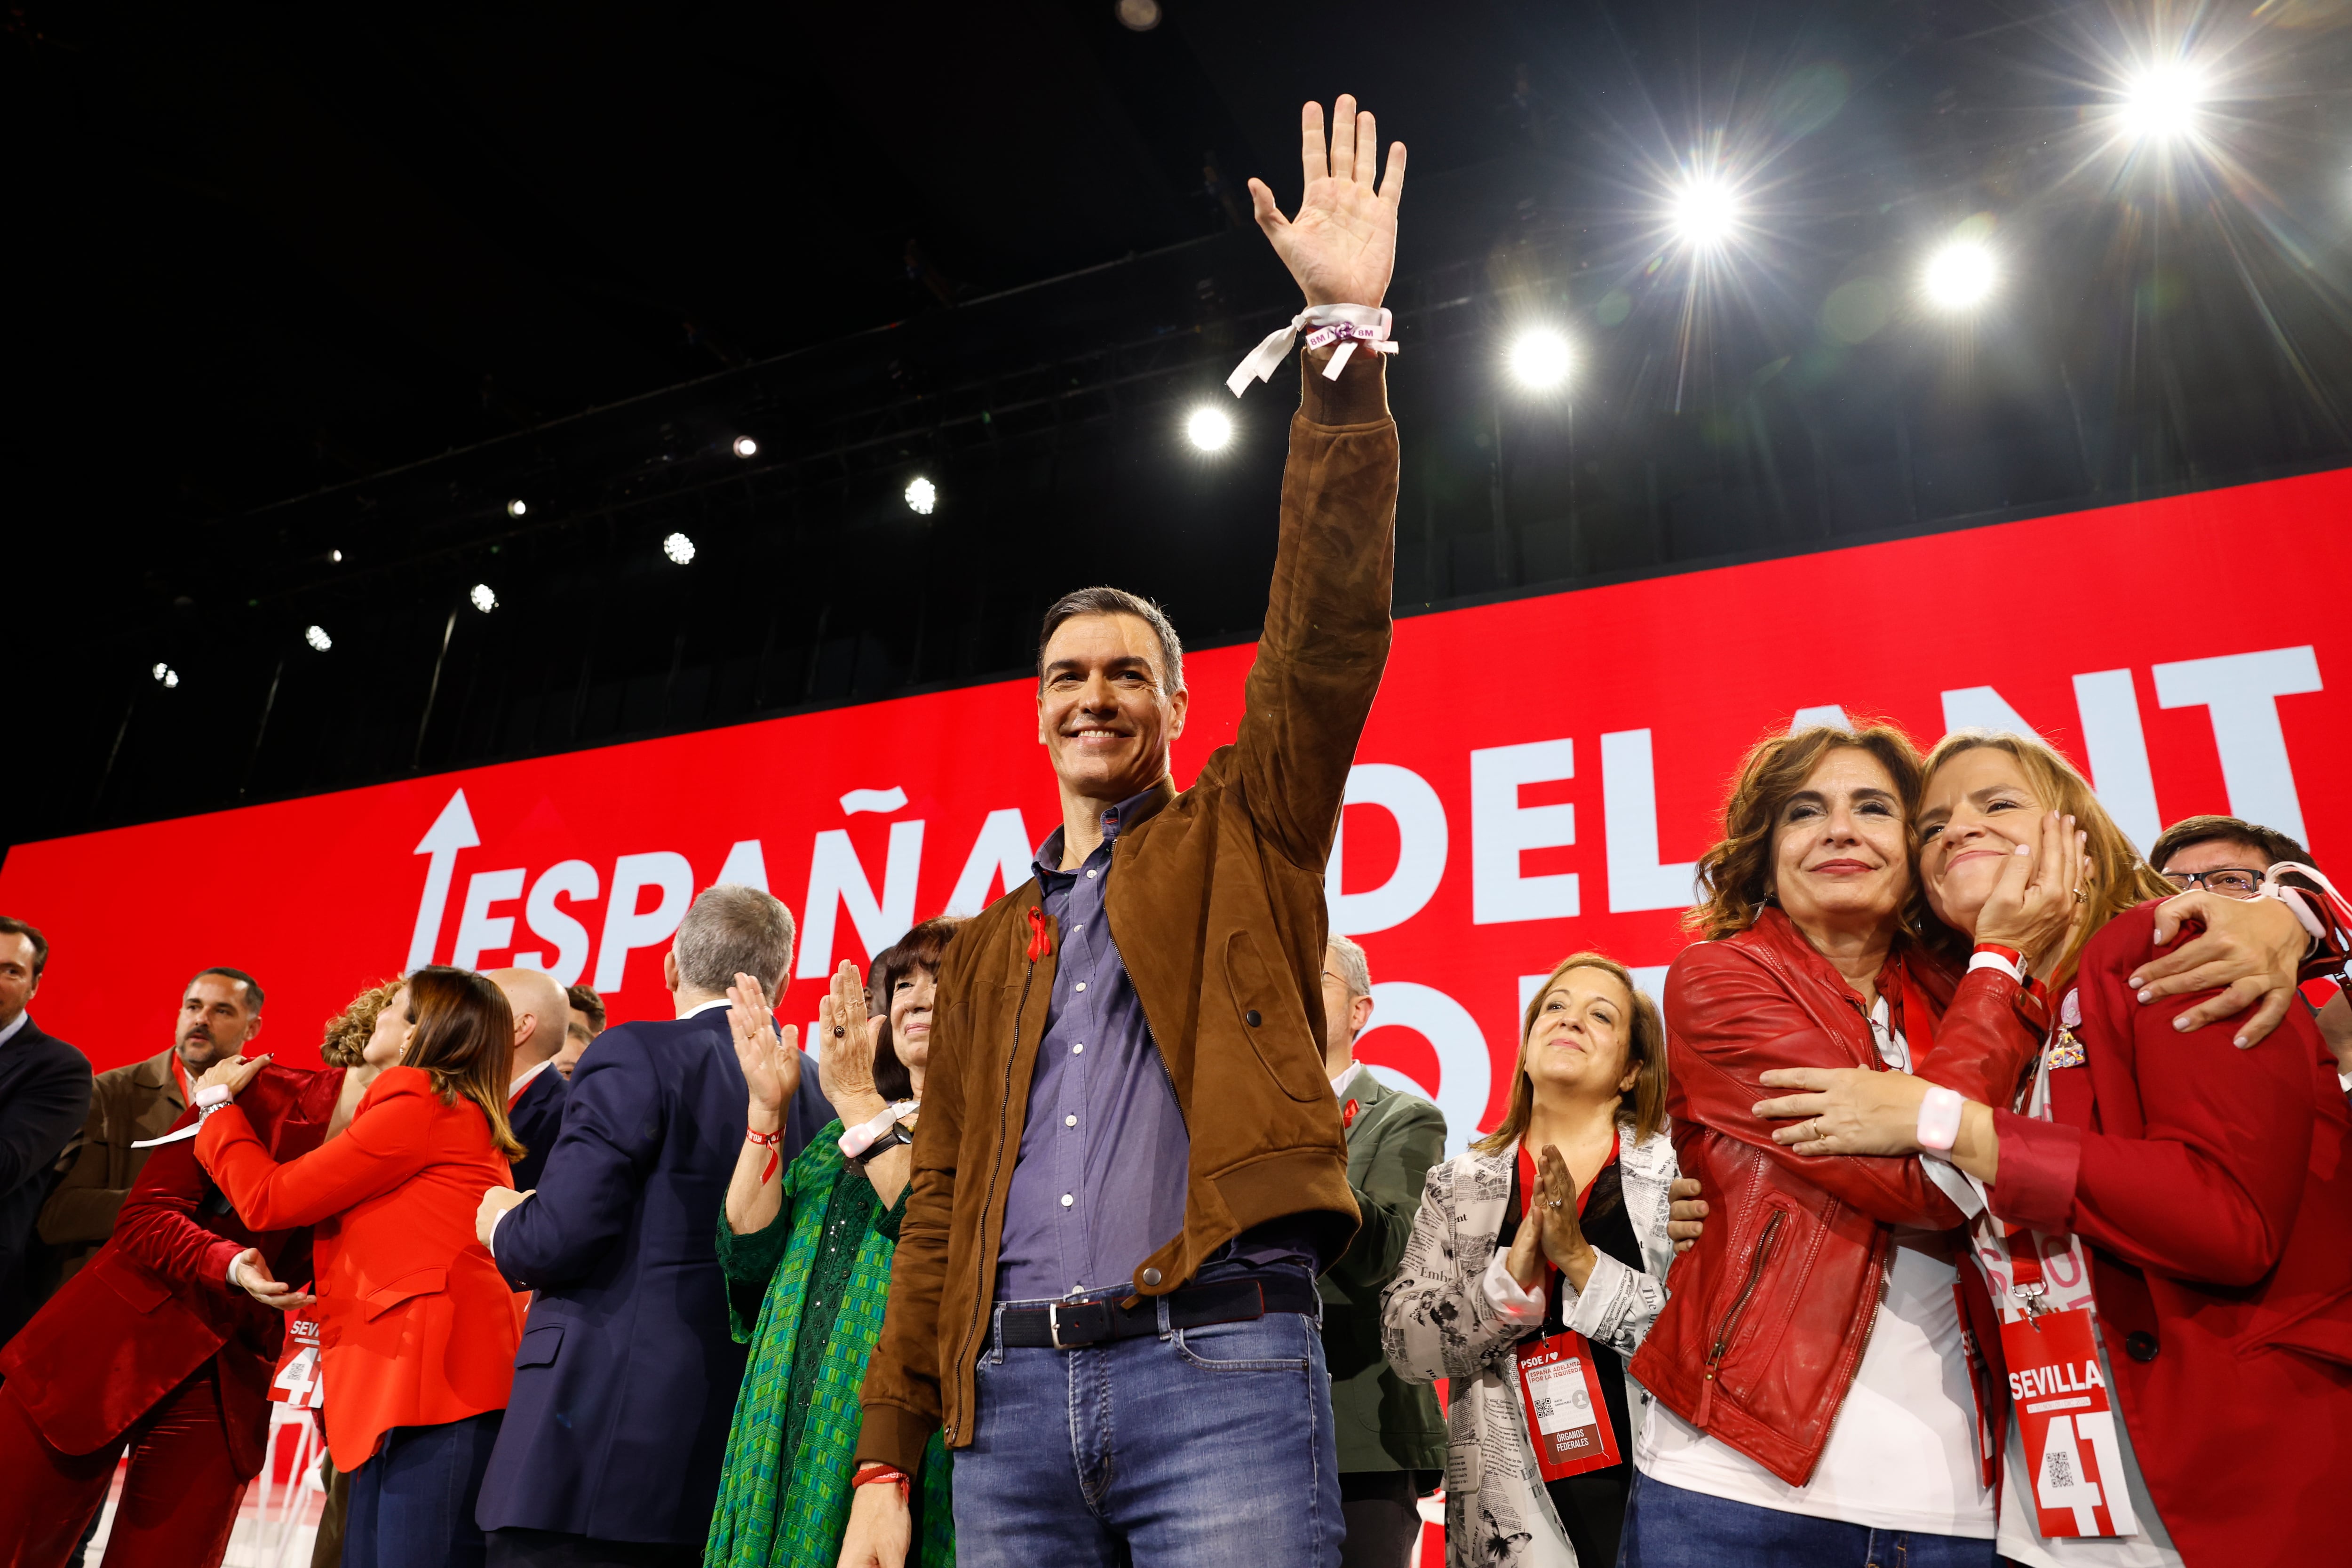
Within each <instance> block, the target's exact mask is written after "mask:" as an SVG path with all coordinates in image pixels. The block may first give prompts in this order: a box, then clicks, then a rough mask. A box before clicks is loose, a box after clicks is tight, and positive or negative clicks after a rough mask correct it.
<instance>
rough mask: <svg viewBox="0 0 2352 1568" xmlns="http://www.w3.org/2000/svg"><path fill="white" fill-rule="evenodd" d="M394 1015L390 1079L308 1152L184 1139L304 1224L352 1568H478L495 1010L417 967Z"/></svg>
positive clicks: (493, 1319) (507, 1022) (502, 1148)
mask: <svg viewBox="0 0 2352 1568" xmlns="http://www.w3.org/2000/svg"><path fill="white" fill-rule="evenodd" d="M404 1019H405V1021H406V1023H407V1024H408V1025H409V1026H411V1027H410V1033H409V1037H408V1039H407V1041H406V1042H405V1045H404V1049H403V1053H402V1057H401V1062H400V1065H398V1066H396V1067H390V1068H385V1069H384V1070H383V1073H382V1074H381V1075H380V1076H379V1077H378V1078H377V1079H376V1080H375V1082H374V1083H373V1085H372V1086H370V1088H369V1089H368V1091H367V1094H366V1096H365V1097H364V1098H363V1099H362V1100H361V1101H360V1105H359V1109H358V1110H357V1112H356V1113H355V1114H354V1115H353V1116H352V1124H351V1129H350V1131H347V1132H345V1133H344V1134H343V1136H341V1138H338V1139H336V1140H334V1141H333V1142H331V1143H328V1144H327V1145H325V1146H324V1147H322V1148H320V1149H319V1150H318V1151H317V1152H313V1153H310V1154H306V1155H303V1156H301V1157H300V1158H299V1159H295V1160H291V1161H287V1162H284V1163H280V1162H279V1161H278V1160H277V1159H276V1158H274V1157H273V1155H272V1153H271V1152H270V1151H269V1149H268V1147H267V1146H266V1145H265V1144H264V1143H263V1142H261V1140H260V1139H259V1138H258V1137H257V1135H256V1132H255V1130H254V1129H253V1127H252V1126H251V1124H250V1123H249V1122H248V1121H247V1118H246V1117H245V1115H244V1113H243V1112H242V1111H241V1110H238V1109H237V1108H236V1106H235V1105H230V1106H228V1107H226V1108H225V1109H223V1110H220V1111H219V1112H218V1113H217V1114H215V1115H214V1116H213V1117H212V1118H211V1119H210V1120H209V1121H206V1122H205V1127H204V1131H201V1132H200V1133H198V1134H197V1135H196V1157H197V1159H199V1160H200V1161H202V1162H203V1163H204V1164H205V1168H206V1169H207V1170H208V1171H210V1172H211V1173H212V1176H213V1179H214V1180H215V1181H216V1182H218V1183H219V1184H220V1185H221V1189H222V1190H223V1191H224V1192H226V1194H228V1196H229V1199H230V1201H231V1202H233V1203H234V1204H235V1205H236V1209H237V1212H238V1213H239V1214H241V1215H244V1216H245V1217H246V1219H247V1223H249V1224H253V1225H257V1226H278V1225H309V1226H314V1227H315V1229H314V1231H313V1239H312V1247H313V1250H314V1252H315V1255H316V1258H317V1262H318V1268H317V1278H318V1292H319V1308H318V1312H319V1322H320V1346H321V1354H320V1371H321V1375H322V1376H323V1377H324V1378H325V1380H326V1385H327V1402H326V1426H327V1446H328V1449H329V1451H330V1452H331V1454H332V1455H333V1457H334V1461H335V1468H337V1469H339V1470H341V1471H343V1472H345V1473H346V1474H348V1475H350V1477H351V1478H352V1482H351V1505H350V1513H349V1516H348V1520H347V1522H346V1524H345V1527H344V1536H343V1562H344V1563H345V1564H346V1565H347V1568H440V1565H441V1564H444V1563H458V1564H465V1563H471V1564H477V1565H478V1564H479V1563H481V1562H482V1559H483V1541H482V1534H481V1531H480V1530H479V1529H478V1528H477V1527H476V1525H475V1523H474V1503H475V1499H476V1497H477V1495H478V1491H479V1489H480V1486H481V1478H482V1471H483V1469H484V1468H485V1467H486V1466H487V1465H488V1462H489V1454H490V1446H491V1444H492V1442H493V1441H494V1440H495V1439H496V1437H497V1436H498V1427H499V1417H500V1416H501V1415H503V1414H504V1412H505V1410H506V1404H507V1394H508V1391H509V1388H510V1386H511V1385H512V1384H513V1380H514V1352H515V1345H516V1342H517V1341H518V1339H519V1338H520V1325H519V1323H518V1321H517V1314H516V1312H515V1308H514V1297H513V1294H512V1292H511V1291H510V1290H509V1289H508V1287H507V1284H506V1281H505V1280H504V1279H502V1278H501V1277H500V1276H499V1271H498V1267H497V1265H496V1264H494V1263H492V1262H491V1261H490V1255H489V1253H488V1251H486V1250H485V1249H484V1248H483V1247H482V1245H481V1243H479V1242H478V1241H477V1240H476V1239H475V1238H474V1214H475V1211H476V1209H477V1208H478V1207H479V1206H480V1204H481V1198H482V1194H483V1192H484V1191H485V1190H486V1189H487V1188H489V1187H510V1186H511V1185H512V1182H511V1180H510V1179H509V1174H508V1164H507V1162H508V1161H509V1160H510V1159H512V1158H514V1157H516V1156H518V1155H520V1153H521V1152H522V1150H521V1148H520V1145H518V1144H517V1143H516V1142H515V1140H514V1135H513V1133H512V1132H511V1131H509V1130H508V1127H507V1123H506V1091H507V1069H508V1067H509V1060H510V1053H511V1049H512V1043H513V1038H514V1021H513V1018H512V1016H511V1014H510V1012H509V1008H508V1006H507V1001H506V997H505V996H504V994H502V993H500V992H499V988H498V987H497V986H496V985H493V984H491V983H490V982H489V981H488V980H486V979H484V978H483V977H482V976H481V975H479V974H476V973H472V972H470V971H467V970H460V969H448V968H443V967H439V966H433V967H427V968H424V969H419V970H417V971H416V972H415V973H413V974H411V975H410V976H409V977H408V984H407V991H406V1007H405V1011H404ZM253 1065H254V1064H250V1063H244V1062H240V1061H231V1062H225V1063H221V1064H217V1065H216V1066H215V1068H213V1070H212V1071H211V1072H209V1073H207V1074H206V1075H205V1083H206V1084H213V1083H223V1084H226V1085H227V1086H228V1087H229V1088H230V1089H232V1091H234V1090H235V1089H237V1088H239V1087H241V1077H242V1075H245V1074H246V1073H247V1071H248V1070H249V1068H251V1067H252V1066H253ZM200 1092H201V1090H200Z"/></svg>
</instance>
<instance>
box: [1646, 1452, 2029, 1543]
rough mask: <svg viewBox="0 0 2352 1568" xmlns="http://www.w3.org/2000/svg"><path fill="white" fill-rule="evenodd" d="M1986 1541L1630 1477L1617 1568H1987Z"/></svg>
mask: <svg viewBox="0 0 2352 1568" xmlns="http://www.w3.org/2000/svg"><path fill="white" fill-rule="evenodd" d="M1998 1561H2000V1559H1999V1558H1998V1557H1997V1556H1996V1555H1995V1553H1994V1552H1993V1543H1992V1542H1990V1540H1986V1541H1979V1540H1976V1539H1975V1538H1973V1537H1970V1536H1965V1535H1929V1534H1927V1532H1926V1531H1916V1530H1873V1529H1872V1528H1871V1527H1870V1526H1868V1525H1866V1524H1848V1523H1846V1522H1845V1521H1843V1520H1838V1519H1816V1518H1814V1517H1813V1516H1812V1515H1811V1514H1805V1513H1784V1512H1782V1511H1781V1510H1779V1509H1777V1508H1759V1507H1757V1506H1756V1505H1755V1504H1754V1503H1747V1502H1733V1501H1732V1500H1730V1499H1728V1498H1719V1497H1714V1496H1710V1495H1709V1494H1707V1493H1706V1492H1695V1491H1686V1490H1685V1489H1683V1488H1681V1487H1670V1486H1668V1485H1666V1484H1665V1483H1664V1481H1654V1480H1652V1479H1650V1478H1649V1477H1647V1476H1645V1475H1643V1474H1642V1473H1641V1471H1640V1470H1639V1469H1636V1470H1635V1471H1634V1472H1633V1495H1632V1496H1631V1497H1629V1498H1627V1499H1626V1500H1625V1543H1624V1545H1623V1547H1622V1549H1620V1551H1619V1552H1618V1556H1617V1563H1618V1568H1723V1565H1724V1564H1725V1563H1738V1564H1740V1568H1993V1564H1994V1563H1997V1562H1998Z"/></svg>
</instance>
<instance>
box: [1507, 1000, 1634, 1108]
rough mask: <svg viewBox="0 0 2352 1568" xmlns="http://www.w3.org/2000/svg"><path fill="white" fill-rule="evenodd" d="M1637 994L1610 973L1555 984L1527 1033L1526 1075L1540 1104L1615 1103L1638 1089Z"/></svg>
mask: <svg viewBox="0 0 2352 1568" xmlns="http://www.w3.org/2000/svg"><path fill="white" fill-rule="evenodd" d="M1632 1057H1633V993H1632V992H1631V991H1628V990H1627V989H1626V988H1625V983H1624V982H1623V981H1622V980H1620V979H1618V978H1617V977H1616V976H1615V975H1614V974H1612V973H1609V972H1608V971H1607V970H1605V969H1570V970H1568V971H1566V972H1565V973H1562V974H1561V975H1560V977H1559V979H1557V980H1555V981H1553V982H1552V984H1551V989H1550V990H1549V991H1547V992H1545V993H1544V996H1543V1001H1542V1002H1541V1003H1540V1004H1538V1006H1537V1008H1536V1021H1535V1027H1534V1028H1533V1029H1532V1030H1530V1031H1529V1032H1528V1048H1527V1056H1526V1068H1527V1074H1528V1079H1531V1080H1532V1081H1533V1082H1534V1084H1535V1090H1536V1099H1537V1100H1538V1102H1547V1101H1549V1102H1555V1103H1558V1102H1566V1101H1570V1100H1613V1099H1615V1098H1616V1097H1618V1096H1620V1095H1622V1094H1624V1093H1626V1092H1627V1091H1628V1090H1630V1089H1633V1083H1634V1079H1636V1078H1637V1077H1638V1076H1639V1074H1638V1073H1637V1072H1636V1070H1635V1068H1634V1064H1633V1059H1632Z"/></svg>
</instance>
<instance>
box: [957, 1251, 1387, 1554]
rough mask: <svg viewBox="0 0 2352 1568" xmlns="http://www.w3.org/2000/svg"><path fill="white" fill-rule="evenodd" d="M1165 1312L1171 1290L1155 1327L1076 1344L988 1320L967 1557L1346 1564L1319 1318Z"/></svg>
mask: <svg viewBox="0 0 2352 1568" xmlns="http://www.w3.org/2000/svg"><path fill="white" fill-rule="evenodd" d="M1110 1294H1115V1295H1124V1294H1126V1292H1125V1291H1124V1290H1123V1289H1122V1290H1118V1291H1114V1292H1110ZM1009 1304H1010V1305H1013V1306H1037V1305H1043V1303H1041V1302H1013V1303H1009ZM997 1310H998V1311H999V1312H1002V1311H1003V1306H1002V1305H1000V1306H999V1307H998V1309H997ZM1167 1321H1168V1320H1167V1307H1166V1304H1165V1303H1164V1302H1163V1303H1162V1304H1161V1307H1160V1322H1161V1323H1162V1325H1163V1331H1162V1332H1161V1333H1160V1335H1159V1336H1158V1337H1157V1338H1147V1339H1132V1340H1116V1341H1113V1342H1110V1343H1108V1344H1101V1345H1090V1346H1087V1347H1086V1348H1084V1349H1081V1350H1072V1351H1057V1350H1052V1349H1046V1348H1037V1349H1031V1348H1013V1347H1007V1346H1006V1345H1004V1344H1003V1342H1002V1340H1001V1337H1000V1336H999V1335H997V1334H995V1333H994V1332H992V1333H991V1336H990V1340H989V1346H988V1348H987V1349H986V1350H985V1351H983V1352H982V1353H981V1358H980V1367H979V1373H978V1378H977V1388H978V1396H979V1397H978V1409H977V1411H976V1413H975V1418H974V1422H973V1426H972V1440H971V1446H970V1447H964V1448H960V1449H958V1450H956V1456H955V1524H956V1563H957V1568H1037V1565H1038V1564H1040V1563H1051V1564H1053V1565H1054V1568H1085V1565H1087V1564H1096V1563H1099V1564H1103V1565H1104V1568H1108V1565H1110V1564H1113V1563H1120V1564H1129V1563H1131V1564H1132V1565H1133V1568H1269V1565H1271V1564H1277V1563H1278V1564H1281V1565H1282V1568H1293V1565H1297V1568H1336V1565H1337V1563H1339V1540H1340V1537H1341V1534H1342V1533H1343V1531H1344V1529H1345V1526H1344V1525H1343V1523H1342V1522H1341V1518H1340V1513H1339V1465H1338V1459H1337V1456H1336V1454H1335V1453H1334V1451H1333V1447H1332V1443H1333V1438H1332V1432H1331V1379H1330V1375H1329V1374H1328V1373H1326V1372H1325V1371H1324V1367H1323V1339H1322V1335H1321V1333H1320V1331H1319V1327H1318V1324H1317V1322H1316V1321H1315V1320H1314V1319H1312V1318H1309V1317H1307V1316H1306V1315H1305V1314H1304V1313H1300V1312H1268V1313H1267V1314H1266V1315H1265V1317H1263V1318H1259V1319H1256V1320H1255V1321H1250V1322H1244V1323H1218V1324H1214V1325H1213V1326H1211V1327H1208V1328H1201V1329H1165V1328H1164V1325H1165V1324H1166V1323H1167Z"/></svg>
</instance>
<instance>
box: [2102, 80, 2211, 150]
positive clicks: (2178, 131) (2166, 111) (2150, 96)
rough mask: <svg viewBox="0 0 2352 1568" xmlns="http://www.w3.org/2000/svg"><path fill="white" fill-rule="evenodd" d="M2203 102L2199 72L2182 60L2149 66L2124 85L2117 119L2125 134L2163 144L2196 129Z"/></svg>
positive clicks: (2203, 84)
mask: <svg viewBox="0 0 2352 1568" xmlns="http://www.w3.org/2000/svg"><path fill="white" fill-rule="evenodd" d="M2204 100H2205V78H2204V75H2203V73H2201V72H2200V71H2199V70H2197V69H2196V68H2194V67H2192V66H2190V65H2189V64H2188V63H2187V62H2185V61H2181V60H2175V61H2172V62H2171V63H2169V64H2168V65H2159V66H2151V67H2149V68H2147V70H2144V71H2142V72H2141V73H2140V74H2139V75H2138V76H2137V77H2135V78H2133V79H2131V80H2130V81H2127V82H2126V83H2125V84H2124V98H2123V103H2122V105H2121V106H2120V108H2119V109H2118V110H2117V117H2118V118H2119V119H2120V120H2121V121H2122V122H2123V128H2124V132H2125V133H2126V135H2129V136H2133V137H2137V138H2139V139H2141V140H2145V141H2164V140H2168V139H2169V138H2171V137H2174V136H2179V135H2184V134H2186V133H2187V132H2189V131H2192V130H2194V129H2195V128H2196V124H2197V116H2198V106H2199V105H2200V104H2201V103H2203V102H2204Z"/></svg>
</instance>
